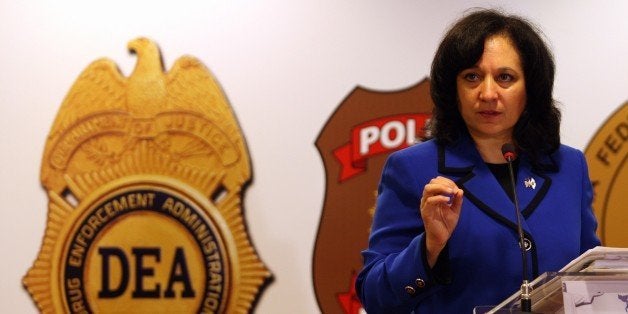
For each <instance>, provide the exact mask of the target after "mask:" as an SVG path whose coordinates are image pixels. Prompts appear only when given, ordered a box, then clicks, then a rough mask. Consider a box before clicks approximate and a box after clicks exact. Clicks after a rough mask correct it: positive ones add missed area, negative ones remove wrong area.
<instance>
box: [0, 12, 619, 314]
mask: <svg viewBox="0 0 628 314" xmlns="http://www.w3.org/2000/svg"><path fill="white" fill-rule="evenodd" d="M478 6H481V7H497V8H503V9H505V10H507V11H509V12H513V13H517V14H521V15H524V16H527V17H529V18H530V19H531V20H532V21H534V22H535V23H536V24H538V25H540V26H541V28H542V30H543V31H544V32H545V34H546V36H547V37H548V38H549V40H550V43H551V46H552V48H553V51H554V54H555V58H556V62H557V78H556V85H555V98H556V99H558V100H559V101H560V102H561V103H562V110H563V124H562V139H563V142H564V143H565V144H568V145H571V146H574V147H577V148H579V149H584V148H585V146H586V145H587V143H588V141H589V140H590V139H591V137H592V136H593V134H594V133H595V131H596V130H597V129H598V128H599V127H600V126H601V124H602V123H603V122H604V121H605V119H606V118H607V117H608V116H609V115H610V114H611V113H612V112H613V111H614V110H616V109H617V108H618V107H619V106H620V105H621V104H623V103H624V102H625V101H626V100H628V58H627V56H628V16H627V14H628V2H626V1H621V0H616V1H603V2H600V1H593V0H591V1H551V2H548V1H542V0H531V1H499V2H498V1H455V0H446V1H410V0H395V1H374V0H342V1H338V0H333V1H332V0H317V1H313V0H311V1H289V0H261V1H244V0H232V1H213V0H212V1H189V0H181V1H117V0H116V1H107V2H89V1H43V0H42V1H34V0H28V1H1V2H0V43H1V44H2V48H3V49H1V50H0V68H1V69H2V73H1V74H0V121H1V123H0V128H1V131H0V144H1V145H2V146H1V147H2V154H0V165H1V166H0V179H1V182H0V185H1V190H0V203H1V204H2V209H1V211H2V219H0V243H1V250H2V251H1V252H2V254H3V256H4V258H3V262H2V267H1V268H0V274H1V275H0V278H2V279H1V280H0V308H2V309H3V312H4V311H5V310H8V309H11V310H12V312H15V313H34V312H36V307H35V305H34V303H33V302H32V300H31V299H30V297H29V295H28V293H27V292H26V291H25V290H24V289H23V288H22V284H21V278H22V276H24V274H25V273H26V271H27V269H28V268H29V267H30V266H31V264H32V262H33V261H34V259H35V257H36V256H37V252H38V250H39V247H40V244H41V239H42V236H43V232H44V227H45V222H46V206H47V198H46V195H45V194H44V190H43V189H42V188H41V186H40V182H39V171H40V166H41V157H42V153H43V149H44V144H45V141H46V136H47V134H48V132H49V128H50V127H51V125H52V122H53V119H54V117H55V115H56V113H57V110H58V109H59V106H60V104H61V102H62V101H63V98H64V96H65V94H66V93H67V92H68V90H69V89H70V87H71V86H72V84H73V82H74V80H75V79H76V78H77V77H78V75H79V73H80V72H81V71H82V70H83V69H84V68H85V67H86V66H87V65H88V64H89V63H90V62H92V61H94V60H96V59H98V58H100V57H108V58H111V59H112V60H114V61H115V62H116V63H118V65H119V66H120V68H121V71H122V72H123V73H124V74H125V75H128V74H129V73H130V72H131V70H132V68H133V66H134V64H135V61H136V59H135V57H134V56H131V55H129V54H128V53H127V51H126V48H125V47H126V43H127V42H128V41H129V40H131V39H134V38H136V37H138V36H147V37H150V38H152V39H153V40H155V41H156V42H157V43H158V44H159V46H160V47H161V50H162V54H163V56H164V62H165V66H166V68H167V69H169V68H170V67H171V66H172V64H173V63H174V61H175V60H176V59H177V58H179V57H180V56H182V55H184V54H190V55H193V56H195V57H197V58H199V59H200V60H201V61H202V62H203V63H204V64H205V65H206V66H207V67H208V68H209V69H210V70H211V71H212V72H213V74H214V75H215V76H216V78H217V80H218V81H219V83H220V84H221V86H222V88H223V90H224V92H225V94H226V95H227V97H228V99H229V100H230V103H231V106H232V107H233V110H234V111H235V114H236V115H237V118H238V121H239V123H240V127H241V129H242V131H243V133H244V136H245V138H246V141H247V145H248V149H249V154H250V156H251V159H252V169H253V181H252V184H251V185H250V186H249V188H248V190H247V191H246V193H245V194H244V209H245V210H246V212H245V217H246V220H247V224H248V228H249V233H250V235H251V238H252V240H253V243H254V245H255V247H256V248H257V250H258V253H259V255H260V257H261V259H262V260H263V261H264V263H265V264H266V265H267V266H268V267H269V268H270V270H271V271H272V272H273V274H274V277H275V280H274V282H273V283H272V284H271V285H270V286H268V287H267V288H266V290H265V291H264V292H263V294H262V295H261V299H260V301H259V303H258V304H257V307H256V310H257V312H258V313H317V312H319V311H320V310H319V308H318V306H317V304H316V299H315V295H314V290H313V285H312V270H311V262H312V252H313V246H314V240H315V238H316V232H317V226H318V222H319V219H320V213H321V209H322V208H321V206H322V201H323V197H324V188H325V180H324V178H325V172H324V168H323V165H322V162H321V159H320V155H319V153H318V152H317V150H316V148H315V146H314V141H315V139H316V136H317V135H318V133H319V132H320V130H321V128H322V127H323V125H324V124H325V122H326V121H327V119H328V117H329V116H330V115H331V114H332V113H333V111H334V109H335V108H336V107H337V106H338V104H339V103H340V102H341V101H342V100H343V98H344V97H345V96H346V95H347V94H348V93H349V92H350V91H351V90H353V88H354V87H355V86H357V85H360V86H364V87H367V88H370V89H375V90H383V91H385V90H398V89H402V88H405V87H408V86H410V85H413V84H415V83H416V82H418V81H419V80H422V79H423V78H425V77H426V76H428V75H429V68H430V62H431V58H432V56H433V53H434V50H435V49H436V45H437V44H438V42H439V40H440V38H441V36H442V35H443V32H444V30H445V29H446V28H447V26H448V25H449V24H450V23H451V22H452V21H453V20H455V19H456V18H457V17H459V16H460V15H461V14H462V13H463V12H465V10H467V9H468V8H471V7H478Z"/></svg>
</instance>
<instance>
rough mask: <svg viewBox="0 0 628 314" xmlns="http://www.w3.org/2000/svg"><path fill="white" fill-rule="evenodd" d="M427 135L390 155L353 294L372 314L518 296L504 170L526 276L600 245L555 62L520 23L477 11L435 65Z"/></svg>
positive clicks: (450, 36)
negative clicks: (563, 133) (556, 89)
mask: <svg viewBox="0 0 628 314" xmlns="http://www.w3.org/2000/svg"><path fill="white" fill-rule="evenodd" d="M431 79H432V88H431V95H432V98H433V100H434V103H435V109H434V115H433V118H432V124H431V127H430V131H431V136H432V139H431V140H428V141H426V142H424V143H422V144H419V145H415V146H412V147H409V148H407V149H404V150H401V151H398V152H396V153H393V154H392V155H391V156H390V157H389V159H388V161H387V162H386V165H385V167H384V170H383V172H382V178H381V182H380V186H379V196H378V200H377V209H376V212H375V217H374V220H373V226H372V231H371V235H370V239H369V248H368V249H367V250H365V251H364V252H363V257H364V268H363V270H362V271H361V273H360V275H359V277H358V280H357V282H356V289H357V291H358V294H359V296H360V298H361V300H362V303H363V305H364V307H365V309H366V310H367V312H368V313H370V314H373V313H410V312H413V311H414V312H416V313H471V312H472V310H473V308H474V307H475V306H479V305H495V304H498V303H499V302H501V301H503V300H504V299H506V298H507V297H508V296H510V295H511V294H512V293H514V292H516V291H517V290H518V289H519V286H520V285H521V282H522V279H523V278H522V277H523V274H522V264H523V263H522V257H521V251H520V249H519V245H518V243H519V238H518V233H517V227H516V226H517V224H516V221H517V218H516V215H515V210H514V202H513V195H512V193H511V192H509V191H512V187H511V185H510V178H509V176H508V168H507V167H508V165H507V164H506V161H505V160H504V157H503V155H502V152H501V147H502V145H503V144H505V143H512V144H514V146H515V147H516V149H517V153H518V155H519V157H518V158H517V159H516V161H515V162H514V167H515V174H516V179H515V185H516V187H515V188H516V191H517V196H518V200H519V205H520V209H521V214H522V225H523V233H524V236H525V238H526V240H525V242H526V248H527V250H528V251H527V254H526V255H527V264H528V274H527V277H528V278H534V277H536V276H538V275H540V274H542V273H543V272H546V271H557V270H559V269H560V268H562V267H563V266H564V265H565V264H567V263H568V262H569V261H571V260H572V259H574V258H575V257H577V256H578V255H580V254H581V253H582V252H584V251H586V250H587V249H590V248H592V247H595V246H596V245H599V244H600V242H599V239H598V238H597V236H596V234H595V230H596V227H597V223H596V220H595V217H594V215H593V211H592V208H591V202H592V189H591V183H590V180H589V177H588V170H587V165H586V161H585V159H584V156H583V154H582V153H581V152H580V151H578V150H576V149H573V148H570V147H567V146H565V145H561V144H560V136H559V127H560V112H559V111H558V109H557V107H556V105H555V103H554V101H553V99H552V89H553V80H554V61H553V58H552V55H551V53H550V51H549V50H548V48H547V46H546V45H545V43H544V42H543V40H542V39H541V37H540V36H539V35H538V33H537V32H536V31H535V29H534V27H533V26H532V25H530V24H529V23H528V22H526V21H525V20H524V19H522V18H520V17H517V16H507V15H504V14H502V13H500V12H497V11H493V10H481V11H475V12H472V13H471V14H468V15H467V16H465V17H463V18H462V19H461V20H459V21H458V22H457V23H456V24H455V25H454V26H453V27H452V28H451V30H449V32H448V33H447V34H446V35H445V38H444V39H443V41H442V43H441V44H440V47H439V48H438V51H437V52H436V55H435V57H434V61H433V64H432V72H431Z"/></svg>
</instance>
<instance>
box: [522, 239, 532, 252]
mask: <svg viewBox="0 0 628 314" xmlns="http://www.w3.org/2000/svg"><path fill="white" fill-rule="evenodd" d="M523 247H524V248H525V249H526V251H529V250H530V249H531V248H532V241H530V240H528V238H523Z"/></svg>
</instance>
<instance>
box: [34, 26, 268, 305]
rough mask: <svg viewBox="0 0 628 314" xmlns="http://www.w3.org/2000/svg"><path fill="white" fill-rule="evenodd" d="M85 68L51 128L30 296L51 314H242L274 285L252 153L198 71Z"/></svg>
mask: <svg viewBox="0 0 628 314" xmlns="http://www.w3.org/2000/svg"><path fill="white" fill-rule="evenodd" d="M129 49H131V50H132V51H134V52H135V53H136V54H137V57H138V60H137V64H136V67H135V69H134V71H133V73H132V74H131V76H130V77H128V78H127V77H123V76H122V75H121V74H120V73H119V71H118V70H117V67H116V65H115V64H114V63H113V62H112V61H110V60H107V59H102V60H97V61H95V62H93V63H92V64H91V65H89V66H88V67H87V69H85V70H84V71H83V73H82V74H81V75H80V77H79V78H78V79H77V81H76V82H75V83H74V85H73V86H72V89H71V90H70V92H69V93H68V95H67V96H66V98H65V100H64V102H63V104H62V106H61V108H60V109H59V113H58V114H57V117H56V120H55V121H54V124H53V126H52V128H51V131H50V134H49V137H48V140H47V143H46V148H45V151H44V156H43V160H42V168H41V181H42V183H43V186H44V187H45V189H46V190H47V192H48V197H49V204H48V219H47V224H46V230H45V234H44V239H43V242H42V246H41V249H40V251H39V255H38V257H37V259H36V260H35V262H34V264H33V266H32V267H31V268H30V270H29V271H28V273H27V274H26V276H25V277H24V279H23V283H24V285H25V286H26V288H27V290H28V291H29V293H30V294H31V296H32V297H33V300H34V301H35V302H36V304H37V306H38V307H39V309H40V310H41V311H42V312H54V313H92V312H100V313H111V312H133V313H166V312H167V313H172V312H177V313H199V312H203V313H243V312H248V311H250V309H251V306H252V303H253V302H254V301H255V299H256V298H257V297H258V294H259V293H260V289H261V288H262V286H263V285H264V284H265V283H266V281H267V279H268V278H269V277H270V276H271V274H270V272H269V271H268V270H267V269H266V267H265V266H264V264H263V263H262V262H261V261H260V259H259V257H258V256H257V255H256V253H255V250H254V248H253V247H252V245H251V243H250V241H249V237H248V234H247V233H246V228H245V222H244V217H243V211H242V208H241V204H242V201H241V192H242V187H243V185H244V184H245V183H246V182H247V181H249V179H250V168H249V167H250V163H249V158H248V155H247V150H246V147H245V144H244V139H243V138H242V135H241V133H240V130H239V127H238V124H237V121H236V118H235V116H234V115H233V113H232V111H231V108H230V107H229V105H228V103H227V100H226V98H225V96H224V95H223V94H222V92H221V90H220V88H219V87H218V84H217V83H216V82H215V81H214V79H213V77H212V75H211V74H210V73H209V71H208V70H207V69H206V68H205V67H204V66H203V65H202V64H201V63H200V62H199V61H198V60H197V59H195V58H193V57H182V58H180V59H179V60H177V61H176V63H175V65H174V66H173V68H172V69H171V70H170V72H168V73H164V71H163V65H162V63H161V56H160V52H159V49H158V48H157V46H156V45H155V44H154V43H153V42H152V41H150V40H148V39H145V38H139V39H136V40H133V41H131V42H130V43H129Z"/></svg>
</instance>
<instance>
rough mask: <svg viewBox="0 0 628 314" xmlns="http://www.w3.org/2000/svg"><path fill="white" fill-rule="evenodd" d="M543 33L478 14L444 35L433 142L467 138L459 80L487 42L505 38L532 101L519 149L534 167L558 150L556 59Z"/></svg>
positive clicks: (517, 134) (434, 79) (435, 67)
mask: <svg viewBox="0 0 628 314" xmlns="http://www.w3.org/2000/svg"><path fill="white" fill-rule="evenodd" d="M539 33H540V31H539V30H537V29H536V28H535V26H533V25H532V24H531V23H530V22H528V21H526V20H525V19H524V18H522V17H519V16H514V15H505V14H503V13H501V12H499V11H496V10H488V9H482V10H476V11H473V12H471V13H469V14H467V15H465V16H464V17H463V18H461V19H460V20H458V21H457V22H456V23H455V24H454V25H453V26H452V27H451V29H450V30H449V31H448V32H447V33H446V34H445V37H444V39H443V41H442V42H441V44H440V46H439V47H438V50H437V51H436V54H435V56H434V61H433V62H432V71H431V88H430V92H431V96H432V99H433V101H434V104H435V107H434V112H433V117H432V121H431V124H430V126H429V128H430V129H429V133H430V137H432V138H435V139H436V141H437V142H438V143H439V144H442V145H447V144H452V143H454V142H455V141H456V140H457V139H458V138H460V136H463V135H465V134H468V130H467V127H466V125H465V122H464V120H463V119H462V116H461V114H460V112H459V109H458V94H457V89H456V76H457V75H458V74H459V73H460V72H461V71H463V70H465V69H468V68H470V67H472V66H473V65H475V64H476V63H477V61H478V60H479V59H480V57H481V56H482V53H483V51H484V42H485V41H486V39H487V38H489V37H491V36H494V35H505V36H507V37H508V38H509V39H510V40H511V41H512V42H513V44H514V45H515V48H516V50H517V52H518V53H519V56H520V58H521V63H522V67H523V71H524V77H525V87H526V97H527V102H526V105H525V108H524V110H523V113H522V114H521V116H520V117H519V120H518V121H517V123H516V124H515V126H514V130H513V139H514V141H515V143H514V144H515V145H516V146H517V148H518V149H519V150H520V151H522V152H525V153H527V154H528V156H529V157H530V159H531V160H532V162H533V163H535V164H536V163H537V162H538V160H539V159H540V158H541V156H542V155H545V154H550V153H552V152H554V151H555V150H556V149H558V146H559V145H560V116H561V114H560V110H559V109H558V108H557V106H556V103H555V101H554V99H553V98H552V90H553V88H554V72H555V66H554V58H553V56H552V53H551V51H550V50H549V49H548V47H547V45H546V44H545V42H544V40H543V39H542V38H541V36H540V35H539Z"/></svg>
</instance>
